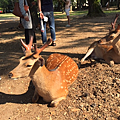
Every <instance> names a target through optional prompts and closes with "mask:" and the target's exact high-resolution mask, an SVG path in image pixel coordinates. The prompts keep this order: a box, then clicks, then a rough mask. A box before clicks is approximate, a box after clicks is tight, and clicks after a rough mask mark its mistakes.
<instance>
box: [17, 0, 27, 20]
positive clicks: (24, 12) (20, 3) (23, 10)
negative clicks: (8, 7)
mask: <svg viewBox="0 0 120 120" xmlns="http://www.w3.org/2000/svg"><path fill="white" fill-rule="evenodd" d="M19 7H20V11H21V13H22V15H23V16H24V19H25V20H26V21H29V18H28V16H27V14H26V11H25V9H24V0H19Z"/></svg>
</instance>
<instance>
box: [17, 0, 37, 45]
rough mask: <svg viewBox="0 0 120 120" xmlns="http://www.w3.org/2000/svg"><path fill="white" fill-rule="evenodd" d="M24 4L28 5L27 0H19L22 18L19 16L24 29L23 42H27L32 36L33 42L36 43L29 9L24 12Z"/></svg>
mask: <svg viewBox="0 0 120 120" xmlns="http://www.w3.org/2000/svg"><path fill="white" fill-rule="evenodd" d="M24 5H28V2H27V0H19V7H20V10H21V13H22V15H23V16H24V18H21V23H22V25H23V27H24V29H25V42H26V44H29V40H30V37H31V36H33V43H36V36H35V31H34V29H33V22H32V18H31V14H30V10H29V9H28V12H27V13H26V11H25V9H24Z"/></svg>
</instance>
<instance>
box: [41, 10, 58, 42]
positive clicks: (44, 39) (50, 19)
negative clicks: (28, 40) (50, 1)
mask: <svg viewBox="0 0 120 120" xmlns="http://www.w3.org/2000/svg"><path fill="white" fill-rule="evenodd" d="M43 14H44V16H46V17H48V23H49V27H50V33H51V38H52V39H53V41H55V40H56V35H55V21H54V14H53V11H51V12H43ZM43 26H44V32H41V35H42V42H43V44H44V43H45V42H47V34H46V22H44V20H43Z"/></svg>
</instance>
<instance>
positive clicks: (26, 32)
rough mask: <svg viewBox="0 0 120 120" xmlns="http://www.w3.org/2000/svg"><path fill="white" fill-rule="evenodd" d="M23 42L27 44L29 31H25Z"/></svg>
mask: <svg viewBox="0 0 120 120" xmlns="http://www.w3.org/2000/svg"><path fill="white" fill-rule="evenodd" d="M25 42H26V44H29V29H25Z"/></svg>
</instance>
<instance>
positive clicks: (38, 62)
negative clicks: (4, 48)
mask: <svg viewBox="0 0 120 120" xmlns="http://www.w3.org/2000/svg"><path fill="white" fill-rule="evenodd" d="M32 41H33V37H31V40H30V42H29V44H28V45H26V44H25V43H24V42H23V41H22V40H21V43H22V45H23V46H24V47H25V56H23V57H21V58H20V63H19V65H18V66H17V67H16V68H14V69H13V70H12V71H11V72H10V73H9V77H10V78H22V77H27V76H28V77H30V78H31V80H32V82H33V85H34V86H35V91H34V95H33V97H32V102H34V103H35V102H37V101H38V99H39V97H40V96H41V97H42V98H43V100H44V101H45V102H48V103H50V106H52V107H56V106H57V105H58V104H59V102H60V101H62V100H63V99H66V96H67V94H68V87H69V86H70V85H71V84H72V83H73V82H74V81H75V80H76V78H77V76H78V65H77V64H76V63H75V61H74V60H73V59H72V58H70V57H69V56H67V55H63V54H58V53H54V54H51V55H50V56H49V57H48V59H47V60H46V64H45V60H44V58H43V57H42V56H40V53H41V52H42V51H43V50H44V49H45V48H46V47H47V46H48V45H49V44H50V43H51V41H52V39H48V41H47V42H46V43H45V44H44V45H43V46H42V47H41V48H37V45H36V44H35V45H34V49H35V51H34V52H31V46H32Z"/></svg>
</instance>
